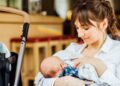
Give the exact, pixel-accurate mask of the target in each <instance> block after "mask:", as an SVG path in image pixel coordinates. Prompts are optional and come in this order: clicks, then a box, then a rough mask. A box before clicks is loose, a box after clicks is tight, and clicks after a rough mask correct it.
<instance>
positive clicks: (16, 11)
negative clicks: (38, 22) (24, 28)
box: [0, 6, 30, 23]
mask: <svg viewBox="0 0 120 86" xmlns="http://www.w3.org/2000/svg"><path fill="white" fill-rule="evenodd" d="M0 11H4V12H8V13H13V14H17V15H21V16H23V17H24V23H29V22H30V20H29V19H30V18H29V16H28V14H27V13H26V12H24V11H21V10H18V9H14V8H10V7H1V6H0Z"/></svg>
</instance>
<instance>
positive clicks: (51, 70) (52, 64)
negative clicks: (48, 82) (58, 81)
mask: <svg viewBox="0 0 120 86" xmlns="http://www.w3.org/2000/svg"><path fill="white" fill-rule="evenodd" d="M73 64H74V63H73ZM40 72H41V73H42V74H43V75H44V77H46V78H51V77H61V76H65V75H71V76H74V77H77V78H80V79H85V80H91V81H94V82H96V81H97V80H98V76H97V73H96V71H95V69H94V67H93V66H92V65H90V64H83V65H81V66H80V67H79V68H76V67H74V66H71V65H68V64H67V63H66V62H64V61H63V60H61V59H60V58H57V57H56V58H47V59H45V60H44V61H43V62H42V64H41V67H40Z"/></svg>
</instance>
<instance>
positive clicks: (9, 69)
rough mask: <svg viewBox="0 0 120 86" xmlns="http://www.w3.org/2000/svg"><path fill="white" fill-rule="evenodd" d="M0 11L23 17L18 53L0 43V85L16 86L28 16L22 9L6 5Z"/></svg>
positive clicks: (24, 43) (25, 38)
mask: <svg viewBox="0 0 120 86" xmlns="http://www.w3.org/2000/svg"><path fill="white" fill-rule="evenodd" d="M0 11H4V12H9V13H14V14H17V15H21V16H23V17H24V24H23V32H22V36H21V43H20V49H19V53H18V55H17V54H16V53H14V52H9V51H8V50H7V48H6V46H5V45H4V43H0V86H18V83H19V78H20V71H21V65H22V60H23V55H24V51H25V45H26V40H27V35H28V29H29V16H28V14H27V13H26V12H24V11H20V10H16V9H13V8H8V7H0ZM16 64H17V66H16ZM15 71H16V72H15ZM13 80H14V81H13ZM20 86H21V85H20Z"/></svg>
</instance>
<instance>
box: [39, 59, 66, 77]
mask: <svg viewBox="0 0 120 86" xmlns="http://www.w3.org/2000/svg"><path fill="white" fill-rule="evenodd" d="M63 68H64V62H63V61H62V60H61V59H59V58H58V57H49V58H46V59H45V60H43V62H42V63H41V66H40V72H41V73H42V74H43V75H44V77H48V78H49V77H56V76H58V75H59V74H60V73H61V72H62V69H63Z"/></svg>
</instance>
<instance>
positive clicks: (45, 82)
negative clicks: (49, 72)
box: [35, 72, 57, 86]
mask: <svg viewBox="0 0 120 86" xmlns="http://www.w3.org/2000/svg"><path fill="white" fill-rule="evenodd" d="M56 79H57V78H44V76H43V75H42V74H41V73H40V72H39V73H38V74H37V75H36V77H35V86H54V82H55V80H56Z"/></svg>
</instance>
